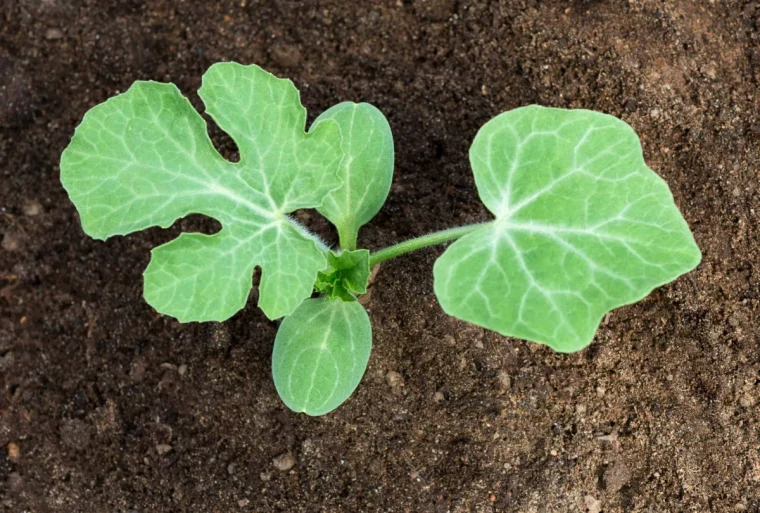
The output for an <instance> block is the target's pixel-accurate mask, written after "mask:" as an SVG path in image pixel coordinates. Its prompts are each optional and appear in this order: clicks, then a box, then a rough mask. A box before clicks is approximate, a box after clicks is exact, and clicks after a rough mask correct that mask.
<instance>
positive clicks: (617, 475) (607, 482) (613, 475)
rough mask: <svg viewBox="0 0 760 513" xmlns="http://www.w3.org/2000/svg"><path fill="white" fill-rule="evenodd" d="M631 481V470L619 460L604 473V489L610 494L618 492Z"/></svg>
mask: <svg viewBox="0 0 760 513" xmlns="http://www.w3.org/2000/svg"><path fill="white" fill-rule="evenodd" d="M630 480H631V469H629V468H628V467H627V466H626V465H625V463H623V462H622V461H621V460H617V461H616V462H615V464H614V465H612V466H611V467H609V468H608V469H607V470H605V471H604V488H605V490H607V491H608V492H610V493H615V492H617V491H619V490H620V489H621V488H622V487H623V486H625V485H626V483H628V481H630Z"/></svg>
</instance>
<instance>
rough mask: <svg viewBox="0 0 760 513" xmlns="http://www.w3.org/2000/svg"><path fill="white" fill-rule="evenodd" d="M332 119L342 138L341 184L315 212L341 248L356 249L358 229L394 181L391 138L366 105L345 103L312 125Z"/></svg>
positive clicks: (379, 117) (380, 115)
mask: <svg viewBox="0 0 760 513" xmlns="http://www.w3.org/2000/svg"><path fill="white" fill-rule="evenodd" d="M328 119H332V120H335V121H336V122H337V123H338V126H339V127H340V132H341V135H342V137H343V142H342V146H341V147H342V149H343V152H344V153H345V155H346V158H344V159H343V161H342V163H341V166H340V171H339V176H340V178H341V179H342V182H343V185H341V187H340V188H339V189H337V190H335V191H333V192H331V193H330V194H328V195H327V198H326V200H325V202H324V203H323V204H322V206H321V207H319V208H318V209H317V210H318V211H319V213H320V214H322V215H323V216H325V217H326V218H327V219H329V220H330V222H331V223H332V224H334V225H335V226H336V227H337V228H338V233H339V235H340V245H341V247H342V248H343V249H349V250H352V249H356V238H357V235H358V233H359V228H360V227H361V226H362V225H364V224H366V223H368V222H369V220H370V219H372V218H373V217H374V216H375V214H377V212H378V211H379V210H380V207H382V206H383V203H385V198H386V197H387V196H388V191H389V190H390V187H391V180H392V179H393V135H392V134H391V127H390V125H388V121H387V120H386V119H385V116H383V113H382V112H380V111H379V110H377V109H376V108H375V107H373V106H372V105H370V104H368V103H351V102H344V103H339V104H338V105H335V106H334V107H332V108H330V109H328V110H326V111H325V112H323V113H322V114H321V115H320V116H319V117H318V118H317V119H316V120H315V121H314V124H313V125H312V129H313V128H314V127H316V126H318V125H319V124H320V123H321V122H323V121H325V120H328Z"/></svg>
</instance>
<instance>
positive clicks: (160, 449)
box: [156, 444, 172, 456]
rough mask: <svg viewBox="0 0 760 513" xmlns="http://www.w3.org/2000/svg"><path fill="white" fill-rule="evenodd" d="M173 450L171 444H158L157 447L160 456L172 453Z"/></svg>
mask: <svg viewBox="0 0 760 513" xmlns="http://www.w3.org/2000/svg"><path fill="white" fill-rule="evenodd" d="M171 450H172V446H171V445H169V444H158V445H156V452H157V453H158V455H159V456H163V455H164V454H166V453H168V452H170V451H171Z"/></svg>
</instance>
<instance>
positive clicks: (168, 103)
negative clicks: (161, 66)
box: [61, 63, 342, 322]
mask: <svg viewBox="0 0 760 513" xmlns="http://www.w3.org/2000/svg"><path fill="white" fill-rule="evenodd" d="M199 94H200V96H201V98H202V100H203V102H204V103H205V105H206V109H207V112H208V113H209V114H210V115H211V117H213V118H214V120H215V121H216V122H217V123H218V125H219V126H220V127H221V128H222V129H223V130H225V131H226V132H227V133H228V134H229V135H230V136H231V137H232V138H233V139H234V141H235V143H236V144H237V146H238V148H239V149H240V162H238V163H231V162H228V161H226V160H224V159H223V158H222V157H221V156H220V155H219V153H218V152H217V151H216V149H215V148H214V146H213V145H212V143H211V141H210V140H209V137H208V135H207V131H206V123H205V122H204V121H203V118H201V116H200V115H199V114H198V113H197V112H196V111H195V109H193V107H192V106H191V105H190V102H189V101H188V100H187V99H186V98H184V97H183V96H182V94H181V93H180V92H179V90H178V89H177V88H176V87H175V86H174V85H172V84H160V83H156V82H136V83H135V84H134V85H133V86H132V87H130V88H129V90H128V91H127V92H126V93H124V94H120V95H118V96H116V97H114V98H111V99H109V100H108V101H106V102H105V103H102V104H100V105H98V106H96V107H94V108H93V109H91V110H90V111H89V112H88V113H87V114H86V115H85V117H84V119H83V121H82V124H81V125H80V126H79V127H78V128H77V130H76V133H75V135H74V137H73V139H72V140H71V143H70V144H69V146H68V147H67V148H66V150H65V151H64V153H63V155H62V157H61V182H62V183H63V185H64V187H65V188H66V190H67V191H68V193H69V196H70V197H71V200H72V201H73V202H74V204H75V205H76V207H77V210H78V211H79V215H80V218H81V220H82V226H83V228H84V230H85V232H87V233H88V234H89V235H91V236H92V237H95V238H98V239H106V238H108V237H110V236H112V235H124V234H128V233H131V232H134V231H137V230H142V229H145V228H148V227H151V226H161V227H168V226H170V225H171V224H172V223H174V222H175V221H176V220H177V219H179V218H181V217H184V216H186V215H188V214H191V213H198V214H204V215H207V216H210V217H213V218H215V219H217V220H218V221H219V222H221V224H222V230H221V231H220V232H219V233H216V234H214V235H210V236H209V235H202V234H182V235H181V236H180V237H179V238H177V239H175V240H173V241H172V242H169V243H168V244H165V245H163V246H160V247H158V248H156V249H154V250H153V253H152V258H151V262H150V265H149V266H148V268H147V269H146V271H145V299H146V300H147V301H148V303H150V304H151V305H152V306H153V307H154V308H156V310H158V311H159V312H161V313H164V314H168V315H172V316H174V317H176V318H177V319H179V320H180V321H183V322H186V321H210V320H214V321H222V320H224V319H227V318H229V317H231V316H232V315H233V314H234V313H235V312H237V311H238V310H240V309H241V308H243V306H244V305H245V302H246V300H247V298H248V293H249V291H250V289H251V282H252V273H253V269H254V267H255V266H257V265H258V266H260V267H261V268H262V278H261V285H260V290H259V306H260V307H261V308H262V309H263V310H264V312H265V313H266V314H267V316H269V317H270V318H277V317H281V316H283V315H286V314H289V313H290V312H292V311H293V310H294V309H295V308H296V307H297V306H298V305H299V304H300V303H301V301H302V300H303V299H305V298H307V297H309V295H310V294H311V292H312V286H313V284H314V279H315V277H316V274H317V272H318V271H320V270H322V269H324V268H325V267H326V265H327V261H326V259H325V256H324V251H325V249H324V247H323V246H321V243H320V242H319V241H318V240H316V239H315V238H314V237H313V236H311V235H310V234H308V233H307V232H305V231H304V230H303V229H302V228H301V227H300V226H299V225H298V224H296V223H295V222H294V221H292V220H291V219H290V218H289V217H288V216H287V215H286V214H287V213H289V212H292V211H294V210H296V209H298V208H306V207H317V206H319V205H320V204H321V202H322V201H323V199H324V197H325V195H326V194H328V193H329V192H330V191H332V190H334V189H336V188H337V187H338V186H339V185H340V179H339V178H338V176H337V174H336V169H337V167H338V165H339V163H340V160H341V158H342V151H341V149H340V132H339V130H338V126H337V123H335V122H325V123H320V125H319V126H318V127H315V128H314V130H312V131H310V132H309V133H308V134H307V133H306V132H304V127H305V125H306V110H305V109H304V108H303V106H302V105H301V102H300V99H299V94H298V91H297V90H296V88H295V87H294V86H293V84H292V82H290V81H289V80H281V79H278V78H276V77H274V76H273V75H271V74H269V73H267V72H266V71H264V70H262V69H261V68H259V67H257V66H242V65H240V64H235V63H222V64H215V65H213V66H212V67H211V68H209V70H208V71H207V72H206V74H205V75H204V76H203V86H202V87H201V89H200V91H199Z"/></svg>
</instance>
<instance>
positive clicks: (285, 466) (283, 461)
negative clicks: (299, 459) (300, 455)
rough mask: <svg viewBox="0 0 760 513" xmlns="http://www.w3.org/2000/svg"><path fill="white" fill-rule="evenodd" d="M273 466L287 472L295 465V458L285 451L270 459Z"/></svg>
mask: <svg viewBox="0 0 760 513" xmlns="http://www.w3.org/2000/svg"><path fill="white" fill-rule="evenodd" d="M272 464H273V465H274V468H276V469H277V470H279V471H281V472H287V471H288V470H290V469H292V468H293V467H295V466H296V458H295V457H294V456H293V455H292V454H290V453H289V452H285V453H282V454H280V455H279V456H277V457H276V458H275V459H273V460H272Z"/></svg>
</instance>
